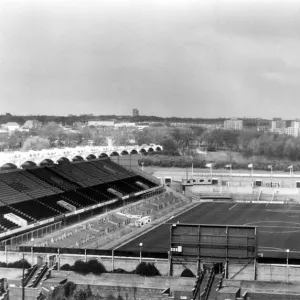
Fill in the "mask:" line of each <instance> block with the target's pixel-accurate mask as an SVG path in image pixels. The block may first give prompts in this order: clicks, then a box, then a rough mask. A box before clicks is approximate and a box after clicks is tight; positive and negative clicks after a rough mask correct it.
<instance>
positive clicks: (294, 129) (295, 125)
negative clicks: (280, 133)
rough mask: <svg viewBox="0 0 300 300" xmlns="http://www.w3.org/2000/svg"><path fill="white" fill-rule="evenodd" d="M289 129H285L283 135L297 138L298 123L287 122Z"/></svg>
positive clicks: (299, 127) (299, 123)
mask: <svg viewBox="0 0 300 300" xmlns="http://www.w3.org/2000/svg"><path fill="white" fill-rule="evenodd" d="M288 123H289V124H288V125H290V126H289V127H286V128H285V133H286V134H288V135H292V136H294V137H298V136H299V129H300V122H299V121H298V120H295V121H290V122H288Z"/></svg>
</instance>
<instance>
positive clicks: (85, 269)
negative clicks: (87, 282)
mask: <svg viewBox="0 0 300 300" xmlns="http://www.w3.org/2000/svg"><path fill="white" fill-rule="evenodd" d="M72 270H73V271H74V272H76V273H79V274H82V275H86V274H88V273H90V270H89V266H88V264H87V263H85V262H83V261H82V260H77V261H75V264H74V266H73V267H72Z"/></svg>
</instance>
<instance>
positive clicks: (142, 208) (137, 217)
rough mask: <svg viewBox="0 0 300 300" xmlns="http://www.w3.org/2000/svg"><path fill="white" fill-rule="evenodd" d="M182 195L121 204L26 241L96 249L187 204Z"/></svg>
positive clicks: (170, 193) (55, 245)
mask: <svg viewBox="0 0 300 300" xmlns="http://www.w3.org/2000/svg"><path fill="white" fill-rule="evenodd" d="M186 201H187V199H184V198H182V197H180V196H178V195H177V194H174V193H172V192H167V193H163V194H161V195H158V196H155V197H151V198H148V199H145V200H143V201H140V202H135V203H132V204H131V205H128V206H124V207H122V208H120V209H119V210H118V211H112V212H108V213H106V214H102V215H99V216H96V217H94V218H93V219H89V220H87V221H85V222H84V223H80V224H78V225H75V226H73V227H69V228H65V229H63V230H62V231H59V232H56V233H53V234H52V235H51V236H46V237H43V238H41V239H38V240H35V241H34V242H31V241H29V242H28V243H27V245H31V246H38V247H39V246H42V247H45V246H48V247H66V248H81V247H88V248H91V249H95V248H98V247H101V246H103V245H106V244H107V243H109V242H111V241H113V240H116V239H118V237H120V236H123V235H125V234H127V233H131V232H132V231H134V230H135V228H136V229H137V228H138V227H141V226H143V225H146V224H147V223H148V222H151V220H155V219H157V218H159V217H162V216H164V215H166V214H167V213H170V212H172V211H174V209H176V208H179V207H181V206H182V205H183V204H186V203H187V202H186Z"/></svg>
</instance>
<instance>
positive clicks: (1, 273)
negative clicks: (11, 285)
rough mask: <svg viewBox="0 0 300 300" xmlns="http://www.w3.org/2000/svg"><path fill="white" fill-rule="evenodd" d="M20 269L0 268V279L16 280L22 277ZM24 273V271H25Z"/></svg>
mask: <svg viewBox="0 0 300 300" xmlns="http://www.w3.org/2000/svg"><path fill="white" fill-rule="evenodd" d="M22 272H23V270H22V269H14V268H0V278H3V277H5V278H7V279H11V278H16V277H20V276H22ZM25 272H26V270H25Z"/></svg>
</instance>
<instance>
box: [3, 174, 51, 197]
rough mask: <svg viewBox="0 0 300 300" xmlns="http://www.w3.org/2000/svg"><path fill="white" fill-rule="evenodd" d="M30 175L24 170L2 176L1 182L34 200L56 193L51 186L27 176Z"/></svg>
mask: <svg viewBox="0 0 300 300" xmlns="http://www.w3.org/2000/svg"><path fill="white" fill-rule="evenodd" d="M28 174H29V173H27V172H26V171H24V170H18V171H12V172H6V173H2V174H0V181H2V182H4V183H5V184H7V185H9V186H10V187H12V188H14V189H15V190H17V191H19V192H21V193H26V194H27V195H29V196H30V197H32V198H38V197H41V196H46V195H52V194H54V193H55V192H54V191H53V190H52V189H51V186H50V185H46V184H43V183H41V182H40V180H39V179H36V180H32V177H30V175H29V176H27V175H28Z"/></svg>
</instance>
